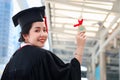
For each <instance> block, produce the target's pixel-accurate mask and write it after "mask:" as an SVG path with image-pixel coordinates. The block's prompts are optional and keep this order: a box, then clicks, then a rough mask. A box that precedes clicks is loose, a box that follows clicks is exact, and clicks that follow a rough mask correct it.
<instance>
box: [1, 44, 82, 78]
mask: <svg viewBox="0 0 120 80" xmlns="http://www.w3.org/2000/svg"><path fill="white" fill-rule="evenodd" d="M1 80H81V70H80V63H79V62H78V61H77V59H75V58H73V59H72V60H71V62H70V63H64V62H63V61H62V60H61V59H60V58H58V57H57V56H56V55H55V54H53V53H52V52H50V51H48V50H45V49H42V48H39V47H36V46H31V45H27V46H24V47H22V48H21V49H19V50H17V51H16V52H15V53H14V54H13V56H12V57H11V59H10V61H9V62H8V64H7V65H6V67H5V69H4V72H3V75H2V78H1Z"/></svg>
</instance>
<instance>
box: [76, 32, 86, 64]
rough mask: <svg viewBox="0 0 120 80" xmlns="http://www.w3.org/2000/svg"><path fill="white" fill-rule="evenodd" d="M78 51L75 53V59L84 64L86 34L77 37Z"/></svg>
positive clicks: (81, 33) (82, 33)
mask: <svg viewBox="0 0 120 80" xmlns="http://www.w3.org/2000/svg"><path fill="white" fill-rule="evenodd" d="M76 42H77V43H76V46H77V48H76V51H75V54H74V55H75V58H76V59H77V60H78V61H79V62H80V63H82V56H83V51H84V46H85V42H86V35H85V32H78V34H77V35H76Z"/></svg>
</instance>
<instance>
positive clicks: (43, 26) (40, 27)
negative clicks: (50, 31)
mask: <svg viewBox="0 0 120 80" xmlns="http://www.w3.org/2000/svg"><path fill="white" fill-rule="evenodd" d="M34 28H41V27H34ZM43 28H46V27H45V26H43Z"/></svg>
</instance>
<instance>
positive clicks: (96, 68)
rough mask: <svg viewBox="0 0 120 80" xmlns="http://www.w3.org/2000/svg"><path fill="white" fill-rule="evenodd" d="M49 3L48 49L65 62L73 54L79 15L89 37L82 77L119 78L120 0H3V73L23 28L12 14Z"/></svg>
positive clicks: (0, 46)
mask: <svg viewBox="0 0 120 80" xmlns="http://www.w3.org/2000/svg"><path fill="white" fill-rule="evenodd" d="M42 5H45V6H46V16H47V23H48V26H49V27H48V30H49V38H48V40H47V42H46V45H45V47H44V48H45V49H48V50H51V51H52V52H54V53H55V54H56V55H58V56H59V57H60V58H61V59H62V60H63V61H64V62H65V63H67V62H69V61H70V60H71V59H72V58H73V53H74V51H75V48H76V46H75V45H76V43H75V35H76V33H77V31H78V27H74V26H73V25H74V24H76V23H78V19H83V24H82V26H84V27H85V28H86V36H87V41H86V45H85V49H84V55H83V60H82V61H83V62H82V64H81V66H82V67H81V70H82V73H81V75H82V80H120V79H119V76H120V74H119V72H120V0H0V76H1V75H2V72H3V70H4V67H5V65H6V64H7V62H8V60H9V59H10V57H11V55H12V54H13V53H14V52H15V50H16V49H18V48H19V46H20V43H19V42H18V39H19V33H20V28H19V27H14V25H13V22H12V19H11V18H12V16H13V15H15V14H16V13H18V12H19V11H21V10H23V9H26V8H30V7H35V6H42Z"/></svg>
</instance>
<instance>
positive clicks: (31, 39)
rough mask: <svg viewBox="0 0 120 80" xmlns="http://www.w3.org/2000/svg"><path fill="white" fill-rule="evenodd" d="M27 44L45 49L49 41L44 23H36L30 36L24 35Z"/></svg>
mask: <svg viewBox="0 0 120 80" xmlns="http://www.w3.org/2000/svg"><path fill="white" fill-rule="evenodd" d="M23 36H24V39H25V42H27V43H30V44H32V45H35V46H38V47H43V46H44V44H45V41H46V40H47V37H48V33H47V29H46V26H45V23H44V22H34V23H33V24H32V27H31V29H30V31H29V34H25V35H23Z"/></svg>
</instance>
